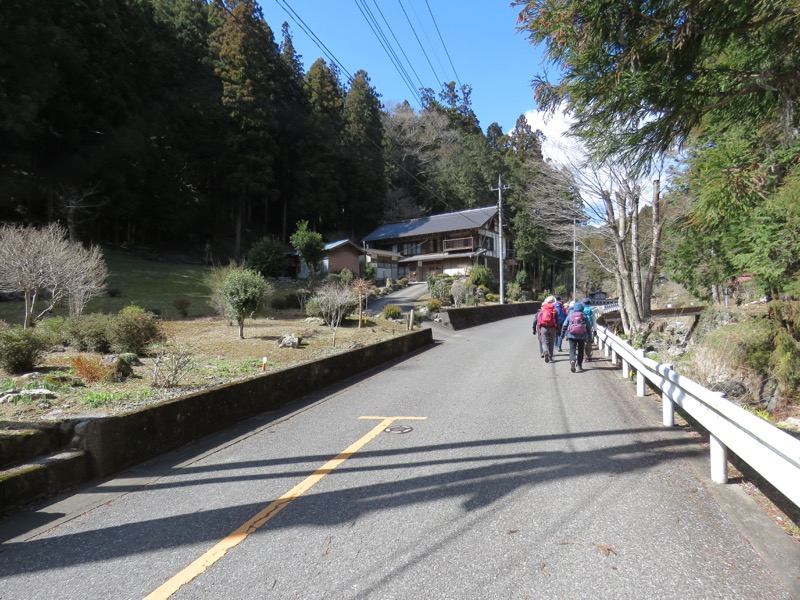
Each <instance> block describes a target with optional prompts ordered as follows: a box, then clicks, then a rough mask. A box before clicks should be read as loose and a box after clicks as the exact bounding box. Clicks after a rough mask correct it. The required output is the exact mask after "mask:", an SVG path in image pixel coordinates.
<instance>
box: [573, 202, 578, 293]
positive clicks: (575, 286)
mask: <svg viewBox="0 0 800 600" xmlns="http://www.w3.org/2000/svg"><path fill="white" fill-rule="evenodd" d="M575 219H576V215H575V214H574V213H573V215H572V297H573V298H574V299H575V301H576V302H577V300H578V294H577V289H578V274H577V273H578V241H577V227H576V224H575Z"/></svg>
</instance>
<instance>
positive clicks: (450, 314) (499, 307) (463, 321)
mask: <svg viewBox="0 0 800 600" xmlns="http://www.w3.org/2000/svg"><path fill="white" fill-rule="evenodd" d="M541 305H542V303H541V302H518V303H515V304H491V305H489V306H471V307H469V308H450V309H448V310H446V311H443V312H441V313H440V317H441V319H442V323H443V324H444V325H448V326H450V327H452V328H453V329H454V330H456V331H458V330H459V329H467V328H468V327H475V326H477V325H485V324H486V323H492V322H494V321H500V320H502V319H508V318H510V317H521V316H524V315H534V314H535V313H536V311H537V310H539V307H540V306H541Z"/></svg>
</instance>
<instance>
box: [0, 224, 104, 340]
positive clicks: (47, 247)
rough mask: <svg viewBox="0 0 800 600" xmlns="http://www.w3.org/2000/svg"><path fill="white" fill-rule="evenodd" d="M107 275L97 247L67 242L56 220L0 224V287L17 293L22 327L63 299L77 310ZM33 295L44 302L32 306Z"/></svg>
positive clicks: (30, 323) (101, 289)
mask: <svg viewBox="0 0 800 600" xmlns="http://www.w3.org/2000/svg"><path fill="white" fill-rule="evenodd" d="M107 276H108V270H107V269H106V266H105V263H104V262H103V257H102V254H101V252H100V250H99V249H98V248H96V247H92V248H89V249H87V248H84V247H83V246H81V245H80V244H79V243H77V242H70V241H69V240H68V239H67V232H66V231H65V230H64V228H63V227H61V226H60V225H57V224H51V225H49V226H47V227H43V228H41V229H39V228H35V227H21V226H18V225H4V226H3V227H2V228H0V291H2V292H7V293H16V292H21V293H22V295H23V299H24V301H25V315H24V318H23V321H22V325H23V327H30V326H32V325H33V324H34V323H36V321H38V320H39V319H41V318H42V317H44V316H45V315H46V314H47V313H49V312H50V311H52V310H53V309H54V308H55V307H56V306H57V305H58V304H59V303H61V302H64V301H66V300H69V306H70V312H71V313H73V311H75V313H73V314H76V313H80V312H81V311H82V310H83V307H84V306H85V304H86V302H87V301H88V300H89V299H90V298H92V297H93V296H96V295H98V294H99V293H101V292H102V291H103V289H104V288H105V279H106V277H107ZM39 301H44V302H45V306H44V308H43V309H42V310H40V311H38V312H37V310H38V308H37V303H38V302H39Z"/></svg>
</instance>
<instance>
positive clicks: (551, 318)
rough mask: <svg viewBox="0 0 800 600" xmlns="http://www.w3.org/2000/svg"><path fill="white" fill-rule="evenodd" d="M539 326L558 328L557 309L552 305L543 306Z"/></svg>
mask: <svg viewBox="0 0 800 600" xmlns="http://www.w3.org/2000/svg"><path fill="white" fill-rule="evenodd" d="M539 326H540V327H558V322H557V321H556V307H555V306H553V305H552V304H542V308H541V310H540V311H539Z"/></svg>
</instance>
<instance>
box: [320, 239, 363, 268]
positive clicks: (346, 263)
mask: <svg viewBox="0 0 800 600" xmlns="http://www.w3.org/2000/svg"><path fill="white" fill-rule="evenodd" d="M359 254H360V253H359V252H358V251H357V250H356V249H355V248H353V247H352V246H350V245H347V246H342V247H341V248H334V249H333V250H331V251H330V252H329V253H328V261H327V262H328V265H327V266H328V273H341V272H342V269H350V270H351V271H352V272H353V273H355V274H356V275H358V274H359V273H360V271H359V264H358V257H359Z"/></svg>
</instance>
